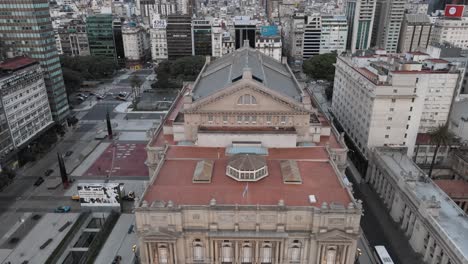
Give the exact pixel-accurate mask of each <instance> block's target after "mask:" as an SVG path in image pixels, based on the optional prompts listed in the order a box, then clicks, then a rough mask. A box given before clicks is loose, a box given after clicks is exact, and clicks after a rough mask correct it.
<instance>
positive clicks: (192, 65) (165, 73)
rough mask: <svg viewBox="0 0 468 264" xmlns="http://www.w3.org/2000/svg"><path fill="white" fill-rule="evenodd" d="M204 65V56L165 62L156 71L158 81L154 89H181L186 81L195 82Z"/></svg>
mask: <svg viewBox="0 0 468 264" xmlns="http://www.w3.org/2000/svg"><path fill="white" fill-rule="evenodd" d="M204 64H205V57H204V56H190V57H182V58H179V59H176V60H173V61H167V60H166V61H163V62H161V63H159V65H158V67H156V69H155V72H156V75H157V78H158V80H157V82H156V83H155V84H153V88H180V87H181V86H182V83H183V82H184V81H195V79H196V78H197V76H198V74H199V73H200V71H201V69H202V68H203V65H204Z"/></svg>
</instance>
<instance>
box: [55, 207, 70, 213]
mask: <svg viewBox="0 0 468 264" xmlns="http://www.w3.org/2000/svg"><path fill="white" fill-rule="evenodd" d="M70 210H71V207H70V206H67V205H64V206H59V207H57V208H55V212H56V213H68V212H70Z"/></svg>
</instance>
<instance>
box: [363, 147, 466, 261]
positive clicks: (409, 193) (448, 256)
mask: <svg viewBox="0 0 468 264" xmlns="http://www.w3.org/2000/svg"><path fill="white" fill-rule="evenodd" d="M367 171H368V173H367V176H366V181H367V182H368V183H369V184H370V185H371V186H372V187H373V188H374V190H375V191H376V192H377V194H378V195H379V196H380V197H381V199H382V201H383V202H384V205H385V206H386V208H387V209H388V211H389V212H390V215H391V217H392V219H393V221H395V222H396V223H398V225H399V226H400V228H401V229H402V230H403V232H404V233H405V235H406V236H407V238H408V240H409V243H410V245H411V247H412V248H413V250H414V251H415V252H416V253H419V254H421V256H423V261H424V262H425V263H427V264H434V263H440V264H455V263H468V217H467V215H466V213H465V212H464V211H463V209H462V208H460V207H459V205H458V204H456V203H455V202H454V201H453V200H452V199H451V198H450V197H449V195H447V194H446V193H445V192H444V191H442V189H440V188H439V187H438V186H437V185H436V184H435V183H434V182H433V181H432V180H431V179H429V178H428V177H427V175H426V174H425V173H424V172H423V171H422V170H421V169H420V168H419V167H418V166H417V165H416V164H414V163H413V162H412V161H411V159H410V158H409V157H408V156H407V155H406V150H405V149H404V148H375V149H374V150H373V151H372V152H371V154H370V164H369V169H368V170H367Z"/></svg>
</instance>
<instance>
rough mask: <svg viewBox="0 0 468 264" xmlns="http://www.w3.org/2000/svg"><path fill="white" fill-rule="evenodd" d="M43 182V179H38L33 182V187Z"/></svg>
mask: <svg viewBox="0 0 468 264" xmlns="http://www.w3.org/2000/svg"><path fill="white" fill-rule="evenodd" d="M43 182H44V178H42V177H40V176H39V178H37V180H36V181H35V182H34V186H39V185H41V184H42V183H43Z"/></svg>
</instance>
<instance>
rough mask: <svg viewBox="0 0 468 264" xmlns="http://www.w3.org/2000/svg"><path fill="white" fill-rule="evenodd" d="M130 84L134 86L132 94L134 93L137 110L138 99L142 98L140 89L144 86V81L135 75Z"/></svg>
mask: <svg viewBox="0 0 468 264" xmlns="http://www.w3.org/2000/svg"><path fill="white" fill-rule="evenodd" d="M130 84H131V86H132V93H133V108H135V109H136V107H137V99H138V96H140V88H141V85H142V84H143V81H142V80H141V79H140V77H138V75H133V76H132V78H131V79H130Z"/></svg>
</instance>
